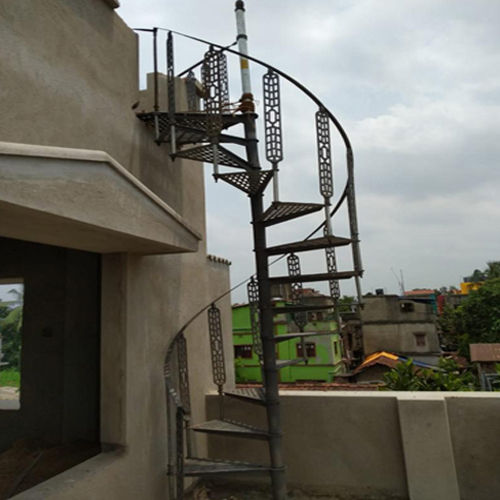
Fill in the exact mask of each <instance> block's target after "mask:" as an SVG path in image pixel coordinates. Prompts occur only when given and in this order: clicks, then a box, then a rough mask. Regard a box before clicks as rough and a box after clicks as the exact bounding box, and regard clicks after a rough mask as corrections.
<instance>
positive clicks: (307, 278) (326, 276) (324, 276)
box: [269, 271, 358, 285]
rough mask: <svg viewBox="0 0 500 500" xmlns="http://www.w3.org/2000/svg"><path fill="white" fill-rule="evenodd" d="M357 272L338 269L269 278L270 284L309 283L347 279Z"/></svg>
mask: <svg viewBox="0 0 500 500" xmlns="http://www.w3.org/2000/svg"><path fill="white" fill-rule="evenodd" d="M357 274H358V273H356V271H340V272H337V273H319V274H301V275H299V276H275V277H272V278H269V281H270V283H271V285H275V284H282V283H295V282H297V281H299V282H301V283H309V282H313V281H328V280H347V279H349V278H353V277H354V276H356V275H357Z"/></svg>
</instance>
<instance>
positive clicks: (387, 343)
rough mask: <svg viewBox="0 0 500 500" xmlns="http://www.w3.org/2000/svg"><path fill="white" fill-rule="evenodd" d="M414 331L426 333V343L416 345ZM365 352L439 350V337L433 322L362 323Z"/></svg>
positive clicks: (424, 351) (422, 351) (426, 351)
mask: <svg viewBox="0 0 500 500" xmlns="http://www.w3.org/2000/svg"><path fill="white" fill-rule="evenodd" d="M415 333H425V334H426V344H425V345H424V346H418V345H417V341H416V338H415V335H414V334H415ZM363 343H364V346H365V353H366V354H367V355H368V354H371V353H373V352H376V351H390V352H401V353H405V352H406V353H409V352H411V353H428V352H439V339H438V336H437V333H436V326H435V325H434V324H433V323H394V324H385V325H378V324H375V325H374V324H364V325H363Z"/></svg>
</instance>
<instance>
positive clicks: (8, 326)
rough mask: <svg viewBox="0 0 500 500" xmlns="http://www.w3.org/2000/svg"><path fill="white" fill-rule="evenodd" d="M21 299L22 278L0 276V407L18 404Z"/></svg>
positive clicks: (14, 408) (10, 408)
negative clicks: (1, 277) (2, 277)
mask: <svg viewBox="0 0 500 500" xmlns="http://www.w3.org/2000/svg"><path fill="white" fill-rule="evenodd" d="M23 299H24V285H23V280H21V279H12V280H11V279H0V393H1V397H0V400H2V401H0V409H9V410H18V409H19V406H20V391H21V343H22V333H21V329H22V324H23V321H22V317H23V302H24V300H23Z"/></svg>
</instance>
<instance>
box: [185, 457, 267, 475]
mask: <svg viewBox="0 0 500 500" xmlns="http://www.w3.org/2000/svg"><path fill="white" fill-rule="evenodd" d="M270 470H271V468H270V467H269V466H267V465H260V464H253V463H249V462H238V461H236V460H212V459H209V458H187V459H186V460H185V462H184V475H185V476H212V475H217V474H230V473H255V472H268V471H270Z"/></svg>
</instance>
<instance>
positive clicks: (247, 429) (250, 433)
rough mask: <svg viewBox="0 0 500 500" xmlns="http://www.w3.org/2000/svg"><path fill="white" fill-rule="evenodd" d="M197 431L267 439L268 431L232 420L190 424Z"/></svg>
mask: <svg viewBox="0 0 500 500" xmlns="http://www.w3.org/2000/svg"><path fill="white" fill-rule="evenodd" d="M191 429H193V430H194V431H197V432H207V433H212V434H231V435H233V436H238V437H248V438H254V439H267V438H268V437H269V432H267V430H265V429H260V428H258V427H254V426H253V425H248V424H244V423H242V422H235V421H232V420H208V421H207V422H203V423H201V424H195V425H192V426H191Z"/></svg>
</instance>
